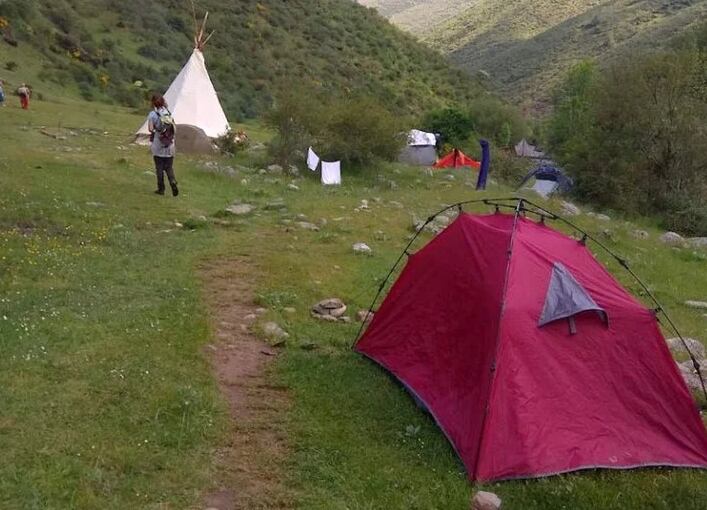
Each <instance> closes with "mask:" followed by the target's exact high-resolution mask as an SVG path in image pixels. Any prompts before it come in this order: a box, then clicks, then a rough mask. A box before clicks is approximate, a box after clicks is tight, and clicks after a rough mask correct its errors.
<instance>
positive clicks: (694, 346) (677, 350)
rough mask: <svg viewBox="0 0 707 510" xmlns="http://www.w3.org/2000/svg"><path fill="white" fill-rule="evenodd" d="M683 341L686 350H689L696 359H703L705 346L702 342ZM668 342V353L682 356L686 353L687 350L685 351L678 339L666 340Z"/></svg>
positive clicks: (686, 339)
mask: <svg viewBox="0 0 707 510" xmlns="http://www.w3.org/2000/svg"><path fill="white" fill-rule="evenodd" d="M683 340H685V344H686V345H687V348H688V349H690V352H691V353H692V354H693V355H694V356H695V357H697V358H704V357H705V346H704V344H703V343H702V342H700V341H699V340H697V339H696V338H683ZM666 342H668V347H669V348H670V352H672V353H673V354H683V353H687V350H685V344H683V342H682V340H680V338H678V337H675V338H668V339H667V340H666Z"/></svg>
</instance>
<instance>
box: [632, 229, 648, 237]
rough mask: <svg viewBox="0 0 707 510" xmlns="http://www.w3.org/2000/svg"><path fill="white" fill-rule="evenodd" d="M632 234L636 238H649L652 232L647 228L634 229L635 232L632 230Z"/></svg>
mask: <svg viewBox="0 0 707 510" xmlns="http://www.w3.org/2000/svg"><path fill="white" fill-rule="evenodd" d="M631 236H632V237H635V238H636V239H648V238H649V237H650V234H649V233H648V232H646V231H645V230H634V231H633V232H631Z"/></svg>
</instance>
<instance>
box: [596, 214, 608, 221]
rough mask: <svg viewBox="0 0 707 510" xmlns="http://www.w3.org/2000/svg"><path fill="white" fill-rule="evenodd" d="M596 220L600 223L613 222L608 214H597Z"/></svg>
mask: <svg viewBox="0 0 707 510" xmlns="http://www.w3.org/2000/svg"><path fill="white" fill-rule="evenodd" d="M596 219H597V220H599V221H611V218H610V217H609V216H607V215H606V214H597V215H596Z"/></svg>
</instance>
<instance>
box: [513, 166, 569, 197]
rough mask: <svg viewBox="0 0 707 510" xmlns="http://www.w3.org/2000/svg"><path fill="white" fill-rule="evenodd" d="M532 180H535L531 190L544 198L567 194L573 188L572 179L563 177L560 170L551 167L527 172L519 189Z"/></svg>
mask: <svg viewBox="0 0 707 510" xmlns="http://www.w3.org/2000/svg"><path fill="white" fill-rule="evenodd" d="M533 178H534V179H535V185H534V186H533V188H532V189H533V190H534V191H536V192H537V193H538V194H540V195H542V196H543V197H544V198H547V197H548V196H550V195H552V194H553V193H568V192H569V191H571V190H572V186H574V182H573V181H572V178H571V177H569V176H567V175H565V173H564V172H563V171H562V169H560V168H557V167H555V166H552V165H541V166H539V167H537V168H535V169H534V170H531V171H530V172H528V175H526V176H525V178H524V179H523V182H521V183H520V186H519V187H520V188H522V187H523V186H524V185H525V184H526V183H527V182H528V181H530V180H531V179H533Z"/></svg>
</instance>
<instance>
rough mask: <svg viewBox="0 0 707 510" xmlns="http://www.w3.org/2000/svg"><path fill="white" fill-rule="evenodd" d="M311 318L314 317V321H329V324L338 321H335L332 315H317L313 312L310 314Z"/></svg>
mask: <svg viewBox="0 0 707 510" xmlns="http://www.w3.org/2000/svg"><path fill="white" fill-rule="evenodd" d="M312 317H314V318H315V319H319V320H321V321H329V322H338V321H339V319H337V318H336V317H334V316H332V315H319V314H317V313H314V312H312Z"/></svg>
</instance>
